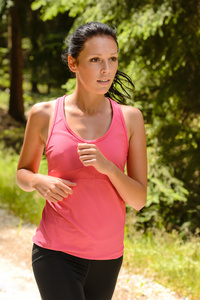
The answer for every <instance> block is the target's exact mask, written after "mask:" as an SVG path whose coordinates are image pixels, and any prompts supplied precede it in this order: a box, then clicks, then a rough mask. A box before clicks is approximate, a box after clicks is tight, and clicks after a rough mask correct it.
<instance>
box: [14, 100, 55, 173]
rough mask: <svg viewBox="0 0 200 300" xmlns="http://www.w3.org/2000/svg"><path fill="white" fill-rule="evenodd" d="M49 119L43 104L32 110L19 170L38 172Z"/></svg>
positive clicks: (36, 105)
mask: <svg viewBox="0 0 200 300" xmlns="http://www.w3.org/2000/svg"><path fill="white" fill-rule="evenodd" d="M49 117H50V116H49V114H48V113H47V111H46V110H45V107H44V104H43V103H39V104H35V105H34V106H33V107H32V108H31V110H30V114H29V118H28V121H27V125H26V130H25V135H24V142H23V146H22V150H21V153H20V158H19V162H18V170H19V169H28V170H30V171H32V172H34V173H37V172H38V169H39V165H40V161H41V157H42V154H43V151H44V147H45V143H44V138H43V132H45V131H47V128H48V124H49Z"/></svg>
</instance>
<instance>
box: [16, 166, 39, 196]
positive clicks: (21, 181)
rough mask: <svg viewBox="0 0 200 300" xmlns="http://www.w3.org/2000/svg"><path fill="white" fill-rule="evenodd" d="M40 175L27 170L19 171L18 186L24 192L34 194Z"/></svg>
mask: <svg viewBox="0 0 200 300" xmlns="http://www.w3.org/2000/svg"><path fill="white" fill-rule="evenodd" d="M38 175H39V174H36V173H34V172H32V171H30V170H27V169H19V170H18V171H17V184H18V186H19V187H20V188H21V189H22V190H24V191H26V192H32V191H34V190H35V188H34V183H35V180H36V177H37V176H38Z"/></svg>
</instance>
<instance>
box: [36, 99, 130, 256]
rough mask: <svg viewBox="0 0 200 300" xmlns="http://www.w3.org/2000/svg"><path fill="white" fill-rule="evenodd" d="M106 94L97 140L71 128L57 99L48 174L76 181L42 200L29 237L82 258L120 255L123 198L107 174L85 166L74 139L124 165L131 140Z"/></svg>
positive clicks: (121, 119)
mask: <svg viewBox="0 0 200 300" xmlns="http://www.w3.org/2000/svg"><path fill="white" fill-rule="evenodd" d="M109 100H110V103H111V106H112V111H113V116H112V121H111V125H110V127H109V129H108V131H107V132H106V133H105V134H104V135H103V136H102V137H100V138H98V139H95V140H84V139H83V138H81V137H79V136H77V135H76V134H75V133H74V132H73V131H72V129H71V128H70V127H69V126H68V124H67V121H66V118H65V112H64V103H65V102H64V101H65V96H63V97H61V98H58V99H57V100H56V105H55V112H54V118H53V122H52V127H51V131H50V134H49V137H48V140H47V145H46V158H47V162H48V175H49V176H55V177H59V178H63V179H66V180H69V181H71V182H76V184H77V185H76V186H75V187H73V194H72V195H69V196H68V197H67V198H64V199H63V201H59V202H57V203H56V204H54V203H52V202H50V201H46V205H45V207H44V209H43V213H42V218H41V221H40V224H39V226H38V228H37V230H36V233H35V235H34V237H33V242H34V243H35V244H37V245H38V246H41V247H44V248H48V249H52V250H58V251H63V252H66V253H68V254H71V255H75V256H78V257H82V258H86V259H103V260H104V259H115V258H118V257H120V256H122V255H123V249H124V246H123V240H124V226H125V202H124V201H123V199H122V198H121V197H120V195H119V194H118V192H117V191H116V189H115V187H114V186H113V185H112V183H111V182H110V180H109V178H108V177H107V176H106V175H104V174H101V173H99V172H97V171H96V169H95V168H94V167H92V166H90V167H85V166H83V164H82V163H81V162H80V160H79V156H78V154H77V145H78V143H81V142H82V143H90V144H96V145H97V147H98V148H99V149H100V151H101V152H102V153H103V154H104V156H105V157H106V158H107V159H109V160H110V161H112V162H113V163H114V164H115V165H116V166H117V167H118V168H119V169H121V170H122V171H124V168H125V164H126V161H127V155H128V145H129V144H128V136H127V130H126V126H125V121H124V117H123V114H122V111H121V108H120V106H119V104H117V103H116V102H115V101H113V100H111V99H109Z"/></svg>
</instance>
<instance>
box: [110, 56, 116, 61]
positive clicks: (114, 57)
mask: <svg viewBox="0 0 200 300" xmlns="http://www.w3.org/2000/svg"><path fill="white" fill-rule="evenodd" d="M117 59H118V58H117V57H116V56H113V57H111V58H110V60H111V61H117Z"/></svg>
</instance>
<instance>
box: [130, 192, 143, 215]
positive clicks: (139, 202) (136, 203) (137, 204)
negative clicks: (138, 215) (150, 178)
mask: <svg viewBox="0 0 200 300" xmlns="http://www.w3.org/2000/svg"><path fill="white" fill-rule="evenodd" d="M146 203H147V194H146V192H144V193H142V195H140V197H138V198H136V197H133V198H132V201H131V204H130V205H131V206H132V207H133V208H134V209H135V210H136V211H140V210H141V209H142V208H143V207H144V206H145V205H146Z"/></svg>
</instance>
